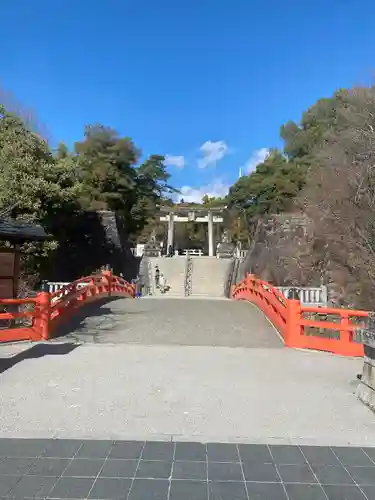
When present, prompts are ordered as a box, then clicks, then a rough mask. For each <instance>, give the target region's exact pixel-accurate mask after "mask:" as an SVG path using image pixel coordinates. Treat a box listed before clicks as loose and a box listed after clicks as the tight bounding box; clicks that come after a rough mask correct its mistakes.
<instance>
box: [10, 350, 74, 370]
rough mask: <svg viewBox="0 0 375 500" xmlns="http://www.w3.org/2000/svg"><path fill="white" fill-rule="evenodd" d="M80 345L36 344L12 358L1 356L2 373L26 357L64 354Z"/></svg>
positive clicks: (35, 357) (33, 357)
mask: <svg viewBox="0 0 375 500" xmlns="http://www.w3.org/2000/svg"><path fill="white" fill-rule="evenodd" d="M76 347H78V344H72V343H65V344H36V345H34V346H33V347H31V348H30V349H26V350H25V351H22V352H20V353H18V354H15V355H14V356H12V357H10V358H0V374H1V373H3V372H5V371H6V370H9V369H10V368H12V367H13V366H15V365H17V364H18V363H20V362H21V361H24V360H25V359H37V358H43V357H44V356H63V355H64V354H69V353H70V352H72V351H74V349H76Z"/></svg>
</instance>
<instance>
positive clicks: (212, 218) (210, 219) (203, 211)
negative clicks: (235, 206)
mask: <svg viewBox="0 0 375 500" xmlns="http://www.w3.org/2000/svg"><path fill="white" fill-rule="evenodd" d="M226 208H227V207H226V206H224V205H223V206H220V207H213V208H204V207H202V208H201V207H198V208H192V207H182V206H176V207H166V206H164V207H160V211H161V212H164V213H166V215H162V216H160V220H161V221H162V222H168V242H167V248H169V247H170V246H172V247H173V240H174V224H175V222H207V224H208V255H209V256H210V257H213V256H214V255H215V248H214V224H218V223H221V222H223V220H224V219H223V217H222V212H223V211H224V210H225V209H226ZM215 213H216V214H218V215H214V214H215Z"/></svg>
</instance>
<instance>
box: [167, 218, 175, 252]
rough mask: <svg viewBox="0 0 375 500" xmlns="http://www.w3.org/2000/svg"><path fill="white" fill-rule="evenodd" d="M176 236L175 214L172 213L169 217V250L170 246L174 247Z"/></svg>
mask: <svg viewBox="0 0 375 500" xmlns="http://www.w3.org/2000/svg"><path fill="white" fill-rule="evenodd" d="M173 237H174V214H173V213H170V214H169V217H168V243H167V252H168V251H169V247H170V246H171V247H172V248H173V239H174V238H173Z"/></svg>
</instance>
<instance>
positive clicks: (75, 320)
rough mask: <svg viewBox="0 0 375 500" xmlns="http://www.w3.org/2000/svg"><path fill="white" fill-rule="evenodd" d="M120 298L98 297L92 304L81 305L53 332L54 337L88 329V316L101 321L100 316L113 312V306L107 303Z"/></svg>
mask: <svg viewBox="0 0 375 500" xmlns="http://www.w3.org/2000/svg"><path fill="white" fill-rule="evenodd" d="M116 300H118V297H103V298H102V299H98V300H96V301H95V302H92V303H91V304H87V305H85V306H82V307H80V308H79V309H77V310H76V311H74V314H73V316H71V317H70V318H69V319H66V320H65V321H64V322H63V323H61V325H59V326H58V327H57V328H56V330H55V331H54V332H53V337H54V338H59V337H64V336H66V335H69V334H71V333H80V332H82V331H84V330H86V328H87V325H86V320H87V318H92V319H93V321H94V322H95V321H99V322H100V318H103V317H106V316H109V315H111V314H112V309H111V307H108V306H107V304H110V303H111V302H114V301H116Z"/></svg>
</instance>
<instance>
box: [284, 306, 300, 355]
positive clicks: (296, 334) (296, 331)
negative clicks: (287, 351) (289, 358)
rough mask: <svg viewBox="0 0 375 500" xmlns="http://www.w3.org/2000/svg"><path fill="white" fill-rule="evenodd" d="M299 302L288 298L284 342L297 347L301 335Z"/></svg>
mask: <svg viewBox="0 0 375 500" xmlns="http://www.w3.org/2000/svg"><path fill="white" fill-rule="evenodd" d="M300 318H301V304H300V301H299V300H295V299H288V310H287V321H286V326H285V333H284V342H285V345H286V346H288V347H299V345H300V336H301V324H300Z"/></svg>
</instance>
